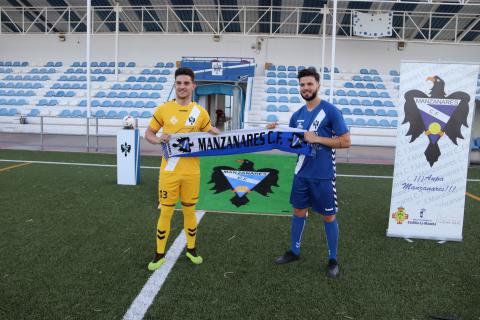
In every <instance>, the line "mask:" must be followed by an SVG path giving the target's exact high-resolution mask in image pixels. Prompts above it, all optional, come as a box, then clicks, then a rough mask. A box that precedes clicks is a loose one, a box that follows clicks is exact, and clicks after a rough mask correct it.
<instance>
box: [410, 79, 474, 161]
mask: <svg viewBox="0 0 480 320" xmlns="http://www.w3.org/2000/svg"><path fill="white" fill-rule="evenodd" d="M426 80H429V81H432V82H433V87H432V89H431V90H430V96H428V95H427V94H425V93H424V92H422V91H420V90H410V91H407V92H406V93H405V106H404V110H405V119H404V120H403V122H402V124H405V123H407V122H408V123H410V128H409V129H408V132H407V134H406V135H407V136H411V139H410V143H412V142H413V141H415V140H416V139H417V138H418V137H419V136H420V135H421V134H422V133H425V134H426V135H427V136H428V139H429V144H428V147H427V149H426V150H425V157H426V159H427V161H428V163H429V164H430V166H431V167H432V166H433V165H434V163H435V162H437V160H438V158H439V157H440V154H441V153H440V148H439V146H438V140H439V139H440V138H441V137H442V136H443V135H444V134H445V135H447V136H448V137H449V138H450V140H451V141H452V142H453V143H454V144H455V145H456V144H457V138H460V139H463V136H462V133H461V127H462V125H464V126H465V127H467V128H468V124H467V116H468V103H469V101H470V96H469V95H468V94H467V93H465V92H461V91H456V92H454V93H452V94H450V95H448V96H447V95H446V93H445V81H443V79H442V78H440V77H439V76H434V77H428V78H427V79H426Z"/></svg>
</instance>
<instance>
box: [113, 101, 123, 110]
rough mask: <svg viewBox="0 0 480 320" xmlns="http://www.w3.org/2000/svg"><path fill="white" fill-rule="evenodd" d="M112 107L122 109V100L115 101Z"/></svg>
mask: <svg viewBox="0 0 480 320" xmlns="http://www.w3.org/2000/svg"><path fill="white" fill-rule="evenodd" d="M112 106H113V107H114V108H121V107H123V102H122V101H120V100H115V101H113V104H112Z"/></svg>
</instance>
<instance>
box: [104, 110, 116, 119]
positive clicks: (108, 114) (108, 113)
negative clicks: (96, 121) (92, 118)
mask: <svg viewBox="0 0 480 320" xmlns="http://www.w3.org/2000/svg"><path fill="white" fill-rule="evenodd" d="M106 117H107V118H112V119H115V118H118V114H117V112H116V111H114V110H110V111H108V112H107V114H106Z"/></svg>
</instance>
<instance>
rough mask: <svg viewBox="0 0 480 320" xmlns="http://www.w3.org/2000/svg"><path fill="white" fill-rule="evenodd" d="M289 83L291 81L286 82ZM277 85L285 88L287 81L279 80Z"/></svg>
mask: <svg viewBox="0 0 480 320" xmlns="http://www.w3.org/2000/svg"><path fill="white" fill-rule="evenodd" d="M290 81H293V80H289V81H288V82H290ZM277 85H278V86H286V85H287V80H286V79H279V80H278V81H277Z"/></svg>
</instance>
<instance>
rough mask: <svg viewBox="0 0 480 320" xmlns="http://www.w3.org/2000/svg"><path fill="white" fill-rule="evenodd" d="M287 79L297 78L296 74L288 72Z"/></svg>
mask: <svg viewBox="0 0 480 320" xmlns="http://www.w3.org/2000/svg"><path fill="white" fill-rule="evenodd" d="M287 77H288V78H293V79H295V78H296V77H297V74H296V73H295V72H289V73H288V75H287Z"/></svg>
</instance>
